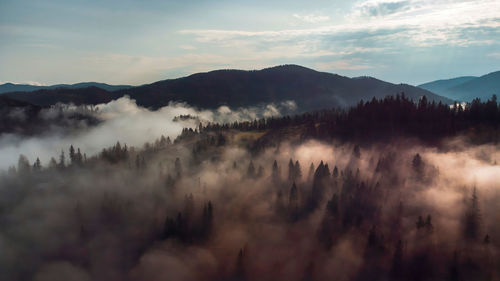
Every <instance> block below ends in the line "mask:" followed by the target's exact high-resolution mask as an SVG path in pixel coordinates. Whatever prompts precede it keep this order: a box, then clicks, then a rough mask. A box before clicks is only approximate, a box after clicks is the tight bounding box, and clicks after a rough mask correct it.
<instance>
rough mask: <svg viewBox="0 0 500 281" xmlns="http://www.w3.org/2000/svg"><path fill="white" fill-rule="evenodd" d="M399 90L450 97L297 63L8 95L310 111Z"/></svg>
mask: <svg viewBox="0 0 500 281" xmlns="http://www.w3.org/2000/svg"><path fill="white" fill-rule="evenodd" d="M402 92H404V93H405V95H406V96H407V97H410V98H412V99H414V100H418V99H419V98H420V97H422V96H424V95H425V96H427V98H428V99H429V100H434V101H437V102H438V101H441V102H444V103H451V102H452V101H451V100H450V99H447V98H445V97H441V96H438V95H435V94H433V93H431V92H429V91H427V90H425V89H421V88H417V87H414V86H410V85H407V84H398V85H396V84H391V83H388V82H384V81H381V80H378V79H375V78H372V77H357V78H348V77H344V76H340V75H337V74H331V73H325V72H318V71H315V70H312V69H308V68H305V67H302V66H298V65H284V66H277V67H272V68H266V69H262V70H254V71H243V70H215V71H211V72H207V73H197V74H193V75H190V76H187V77H183V78H178V79H170V80H164V81H159V82H155V83H152V84H148V85H143V86H139V87H133V88H129V89H122V90H118V91H114V92H109V91H105V90H102V89H99V88H96V87H90V88H83V89H44V90H39V91H35V92H23V93H8V94H7V95H8V96H9V97H11V98H14V99H18V100H23V101H27V102H31V103H33V104H37V105H51V104H54V103H56V102H73V103H75V104H80V103H89V104H95V103H100V102H106V101H110V100H113V99H116V98H119V97H121V96H125V95H128V96H130V97H131V98H132V99H135V100H136V101H137V104H139V105H142V106H145V107H149V108H159V107H162V106H165V105H168V103H169V102H171V101H180V102H187V103H188V104H190V105H193V106H197V107H200V108H217V107H219V106H221V105H228V106H230V107H247V106H252V105H258V104H268V103H280V102H283V101H287V100H293V101H295V102H296V103H297V105H298V106H299V111H308V110H316V109H323V108H330V107H337V106H351V105H355V104H356V103H358V102H359V101H360V100H361V99H364V100H368V99H372V98H373V97H377V98H383V97H385V96H387V95H396V94H400V93H402Z"/></svg>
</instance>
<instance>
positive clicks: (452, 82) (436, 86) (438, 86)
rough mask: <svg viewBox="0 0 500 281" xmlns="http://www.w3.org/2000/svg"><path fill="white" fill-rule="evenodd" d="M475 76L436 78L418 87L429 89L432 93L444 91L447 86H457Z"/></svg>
mask: <svg viewBox="0 0 500 281" xmlns="http://www.w3.org/2000/svg"><path fill="white" fill-rule="evenodd" d="M476 78H477V77H476V76H462V77H457V78H451V79H442V80H436V81H432V82H428V83H425V84H422V85H418V87H420V88H423V89H426V90H428V91H431V92H433V93H441V94H442V93H446V92H447V90H448V89H449V88H452V87H455V86H458V85H460V84H463V83H465V82H468V81H470V80H473V79H476Z"/></svg>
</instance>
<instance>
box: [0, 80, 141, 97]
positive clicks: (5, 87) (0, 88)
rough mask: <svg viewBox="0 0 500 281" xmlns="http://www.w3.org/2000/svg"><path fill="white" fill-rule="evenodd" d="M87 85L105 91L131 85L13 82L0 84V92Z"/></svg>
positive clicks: (125, 87) (73, 87) (79, 87)
mask: <svg viewBox="0 0 500 281" xmlns="http://www.w3.org/2000/svg"><path fill="white" fill-rule="evenodd" d="M87 87H97V88H101V89H103V90H106V91H110V92H113V91H117V90H122V89H128V88H131V87H133V86H129V85H108V84H105V83H97V82H82V83H77V84H57V85H51V86H36V85H28V84H13V83H5V84H1V85H0V94H3V93H9V92H33V91H37V90H42V89H58V88H64V89H81V88H87Z"/></svg>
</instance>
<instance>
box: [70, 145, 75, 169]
mask: <svg viewBox="0 0 500 281" xmlns="http://www.w3.org/2000/svg"><path fill="white" fill-rule="evenodd" d="M69 160H70V161H71V162H70V163H71V164H72V165H73V164H75V163H76V158H75V148H74V147H73V145H71V146H70V147H69Z"/></svg>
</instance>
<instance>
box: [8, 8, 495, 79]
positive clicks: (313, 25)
mask: <svg viewBox="0 0 500 281" xmlns="http://www.w3.org/2000/svg"><path fill="white" fill-rule="evenodd" d="M281 64H299V65H303V66H306V67H310V68H313V69H316V70H319V71H325V72H331V73H338V74H340V75H345V76H349V77H355V76H365V75H367V76H374V77H376V78H379V79H382V80H386V81H389V82H393V83H409V84H413V85H417V84H420V83H424V82H428V81H432V80H436V79H444V78H451V77H457V76H464V75H476V76H479V75H484V74H487V73H489V72H492V71H497V70H500V0H484V1H452V0H433V1H431V0H360V1H346V0H340V1H332V0H330V1H324V0H309V1H303V0H287V1H269V0H267V1H263V0H253V1H241V0H218V1H212V0H191V1H182V0H0V82H14V83H30V84H41V85H51V84H57V83H77V82H82V81H97V82H105V83H110V84H131V85H140V84H145V83H151V82H154V81H158V80H163V79H170V78H177V77H182V76H185V75H189V74H192V73H196V72H204V71H210V70H214V69H228V68H231V69H249V70H250V69H262V68H266V67H271V66H275V65H281Z"/></svg>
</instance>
